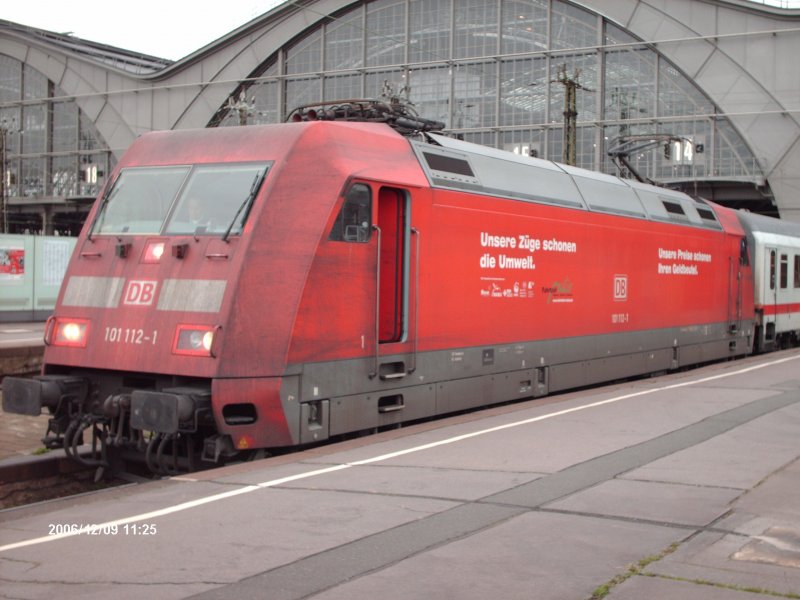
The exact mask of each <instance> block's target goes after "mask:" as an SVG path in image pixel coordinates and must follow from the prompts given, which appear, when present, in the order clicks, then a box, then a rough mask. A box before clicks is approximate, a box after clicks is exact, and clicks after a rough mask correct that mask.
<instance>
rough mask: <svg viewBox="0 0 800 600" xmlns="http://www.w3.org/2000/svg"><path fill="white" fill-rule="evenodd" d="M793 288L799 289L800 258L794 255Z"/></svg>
mask: <svg viewBox="0 0 800 600" xmlns="http://www.w3.org/2000/svg"><path fill="white" fill-rule="evenodd" d="M794 287H795V289H797V288H800V256H798V255H797V254H795V255H794Z"/></svg>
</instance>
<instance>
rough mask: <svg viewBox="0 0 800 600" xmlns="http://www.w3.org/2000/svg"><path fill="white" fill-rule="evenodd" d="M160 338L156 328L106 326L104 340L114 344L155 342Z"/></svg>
mask: <svg viewBox="0 0 800 600" xmlns="http://www.w3.org/2000/svg"><path fill="white" fill-rule="evenodd" d="M157 339H158V331H157V330H156V329H150V330H147V329H139V328H131V327H106V329H105V334H104V336H103V340H104V341H106V342H110V343H112V344H135V345H142V344H153V345H155V343H156V340H157Z"/></svg>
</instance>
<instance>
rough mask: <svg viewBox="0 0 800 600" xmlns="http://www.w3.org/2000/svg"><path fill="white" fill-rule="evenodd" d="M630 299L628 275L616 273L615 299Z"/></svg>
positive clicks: (618, 300)
mask: <svg viewBox="0 0 800 600" xmlns="http://www.w3.org/2000/svg"><path fill="white" fill-rule="evenodd" d="M627 299H628V276H627V275H614V300H615V301H617V302H620V301H623V300H627Z"/></svg>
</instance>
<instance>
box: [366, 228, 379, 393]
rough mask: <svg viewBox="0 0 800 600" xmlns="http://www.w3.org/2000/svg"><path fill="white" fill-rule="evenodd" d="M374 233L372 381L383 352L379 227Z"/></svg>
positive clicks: (376, 373)
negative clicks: (373, 347) (375, 244)
mask: <svg viewBox="0 0 800 600" xmlns="http://www.w3.org/2000/svg"><path fill="white" fill-rule="evenodd" d="M372 231H374V232H376V233H377V235H376V236H375V239H376V240H377V247H376V251H375V361H374V362H373V368H372V371H371V372H370V374H369V378H370V379H374V378H375V377H376V376H377V375H378V369H379V367H378V363H379V362H380V352H381V339H380V338H381V233H382V232H381V228H380V227H378V226H377V225H375V224H373V225H372Z"/></svg>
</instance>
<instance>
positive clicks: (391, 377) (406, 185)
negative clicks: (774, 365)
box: [3, 120, 800, 472]
mask: <svg viewBox="0 0 800 600" xmlns="http://www.w3.org/2000/svg"><path fill="white" fill-rule="evenodd" d="M742 223H743V222H742V220H741V219H740V218H739V215H738V213H736V212H734V211H731V210H729V209H726V208H723V207H720V206H717V205H714V204H710V203H706V202H703V201H700V200H695V199H692V198H690V197H688V196H686V195H684V194H680V193H678V192H675V191H670V190H667V189H662V188H657V187H654V186H649V185H644V184H639V183H635V182H631V181H625V180H621V179H617V178H615V177H611V176H608V175H603V174H598V173H592V172H588V171H585V170H581V169H576V168H573V167H568V166H563V165H557V164H555V163H551V162H548V161H543V160H538V159H534V158H528V157H521V156H516V155H514V154H510V153H505V152H501V151H497V150H493V149H489V148H484V147H480V146H476V145H472V144H468V143H465V142H461V141H458V140H454V139H450V138H448V137H445V136H442V135H437V134H433V133H418V134H417V135H412V136H403V135H400V134H399V133H397V132H396V131H394V130H393V129H392V128H390V127H388V126H387V125H385V124H381V123H354V122H341V121H327V120H325V121H323V120H318V121H310V122H299V123H286V124H280V125H269V126H254V127H238V128H220V129H204V130H199V131H174V132H164V133H152V134H147V135H143V136H142V137H141V138H139V139H138V140H137V141H136V142H135V143H134V144H133V146H132V147H131V148H130V149H129V150H128V152H127V153H126V154H125V156H124V157H123V159H122V160H121V162H120V163H119V165H118V167H117V169H116V171H115V173H114V174H113V177H112V179H111V183H110V184H109V185H108V186H107V189H106V190H104V192H103V194H102V195H101V197H100V198H98V200H97V202H96V205H95V207H94V209H93V212H92V214H91V216H90V218H89V220H88V221H87V224H86V226H85V227H84V230H83V232H82V234H81V237H80V239H79V241H78V244H77V246H76V250H75V253H74V256H73V257H72V261H71V263H70V265H69V268H68V271H67V274H66V277H65V280H64V284H63V286H62V290H61V294H60V297H59V301H58V305H57V308H56V310H55V313H54V316H53V317H52V318H51V320H50V321H49V322H48V326H47V331H46V343H47V349H46V352H45V366H44V369H43V374H42V375H41V376H39V377H37V378H35V379H32V380H29V379H20V378H6V380H5V383H4V388H3V389H4V394H3V398H4V400H3V402H4V409H5V410H6V411H10V412H17V413H23V414H39V413H40V411H41V409H42V407H46V408H47V409H48V410H49V412H50V413H51V415H52V417H51V419H50V426H49V430H48V433H47V437H46V438H45V441H46V443H47V444H48V445H51V446H58V445H64V446H65V447H66V448H67V449H68V451H70V452H73V453H76V454H77V448H78V446H79V444H80V443H82V442H83V441H87V440H85V439H84V438H85V437H87V436H90V437H93V438H94V440H95V442H96V443H98V448H99V451H98V453H97V454H96V455H95V456H93V457H91V458H86V457H83V458H81V459H82V460H84V461H95V463H96V464H98V465H100V466H107V465H110V464H111V465H112V466H113V461H114V460H115V458H116V457H126V456H130V455H140V456H142V457H144V458H145V459H146V460H147V462H148V463H149V464H150V466H151V467H152V468H153V469H154V470H156V471H159V472H174V471H176V470H179V469H193V468H198V467H199V466H201V465H202V462H200V461H211V462H214V461H220V460H222V459H224V458H225V457H228V456H232V455H234V454H236V453H237V452H241V451H246V450H253V449H259V448H276V447H288V446H297V445H302V444H308V443H314V442H318V441H321V440H325V439H327V438H329V437H333V436H337V435H340V434H344V433H348V432H354V431H361V430H369V429H374V428H379V427H383V426H388V425H395V424H398V423H401V422H406V421H412V420H417V419H422V418H428V417H432V416H435V415H440V414H446V413H451V412H453V411H458V410H463V409H466V408H471V407H476V406H481V405H488V404H492V403H497V402H505V401H509V400H513V399H517V398H527V397H537V396H543V395H545V394H549V393H553V392H556V391H559V390H564V389H567V388H573V387H576V386H583V385H587V384H592V383H596V382H601V381H605V380H612V379H617V378H621V377H628V376H633V375H639V374H645V373H650V372H659V371H665V370H670V369H676V368H680V367H684V366H686V365H692V364H696V363H701V362H705V361H710V360H716V359H724V358H729V357H736V356H741V355H745V354H747V353H750V352H751V351H753V348H754V342H756V341H757V340H766V339H767V336H768V335H771V336H772V337H771V338H770V339H771V340H775V339H776V336H777V332H776V330H775V329H774V327H773V328H771V329H770V331H769V332H767V331H766V326H765V324H764V323H763V322H762V317H761V316H760V313H758V314H757V312H756V308H757V307H756V305H755V288H754V282H755V281H756V276H755V275H754V267H755V266H756V265H755V263H754V262H753V258H752V252H751V247H752V246H753V245H754V244H755V243H756V241H755V238H754V237H753V234H752V232H749V230H748V229H746V228H745V226H743V224H742ZM748 236H749V238H748ZM764 260H766V261H767V263H768V259H764ZM776 264H777V263H776ZM776 268H778V270H779V269H780V267H779V266H778V267H776ZM798 285H800V280H798ZM762 312H763V311H762ZM764 345H765V344H761V346H764Z"/></svg>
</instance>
